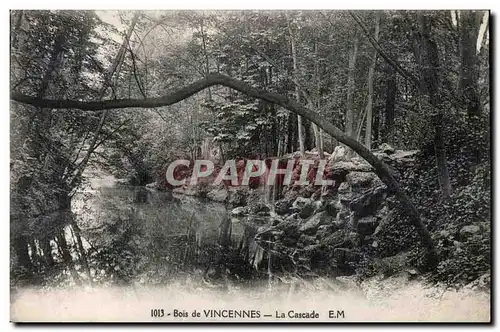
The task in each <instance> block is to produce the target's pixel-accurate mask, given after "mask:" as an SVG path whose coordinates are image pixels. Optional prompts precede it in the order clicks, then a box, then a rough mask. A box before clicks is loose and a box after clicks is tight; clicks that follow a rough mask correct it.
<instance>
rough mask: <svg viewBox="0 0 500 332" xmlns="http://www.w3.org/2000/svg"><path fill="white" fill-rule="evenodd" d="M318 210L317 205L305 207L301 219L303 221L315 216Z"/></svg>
mask: <svg viewBox="0 0 500 332" xmlns="http://www.w3.org/2000/svg"><path fill="white" fill-rule="evenodd" d="M315 210H316V205H315V204H314V203H309V204H307V205H305V206H304V207H303V208H302V210H300V213H299V217H300V218H302V219H307V218H309V217H310V216H312V215H313V213H314V211H315Z"/></svg>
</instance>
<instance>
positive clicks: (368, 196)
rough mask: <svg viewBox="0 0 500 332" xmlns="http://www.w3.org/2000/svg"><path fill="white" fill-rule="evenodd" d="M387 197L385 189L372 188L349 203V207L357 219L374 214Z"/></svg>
mask: <svg viewBox="0 0 500 332" xmlns="http://www.w3.org/2000/svg"><path fill="white" fill-rule="evenodd" d="M386 197H387V187H385V186H379V187H376V188H373V189H371V190H369V191H367V192H365V193H364V194H363V195H361V196H360V197H358V198H355V199H353V200H352V201H351V203H350V205H349V207H350V209H351V211H353V212H354V213H355V214H356V216H358V217H361V218H362V217H366V216H369V215H373V214H375V212H377V210H378V209H379V208H380V207H381V206H382V203H383V202H384V200H385V198H386Z"/></svg>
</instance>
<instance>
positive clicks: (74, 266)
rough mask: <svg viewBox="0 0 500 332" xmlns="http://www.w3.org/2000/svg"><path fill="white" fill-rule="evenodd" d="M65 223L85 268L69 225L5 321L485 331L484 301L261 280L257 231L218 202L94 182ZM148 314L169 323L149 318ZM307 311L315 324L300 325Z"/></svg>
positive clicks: (426, 290)
mask: <svg viewBox="0 0 500 332" xmlns="http://www.w3.org/2000/svg"><path fill="white" fill-rule="evenodd" d="M72 215H73V218H74V219H73V222H74V221H76V224H77V225H78V228H79V231H80V234H81V242H82V246H83V248H85V252H86V257H85V262H84V260H83V259H82V257H83V256H82V254H81V252H79V251H78V245H77V241H76V240H75V234H74V233H75V229H71V226H70V225H68V226H67V227H68V229H67V231H66V232H65V234H66V238H67V242H68V244H69V247H70V248H72V249H71V256H72V259H73V261H72V263H71V264H63V262H61V263H60V264H59V265H57V266H60V270H59V274H57V275H54V276H53V278H52V281H51V282H45V283H43V284H41V285H36V286H33V285H32V286H26V287H23V288H20V289H16V290H14V291H12V292H11V300H12V301H11V319H13V320H23V321H123V320H125V321H197V320H198V321H221V318H220V317H212V316H210V315H209V316H201V317H194V318H193V316H192V313H193V311H194V310H198V311H200V312H203V310H233V309H234V310H257V311H259V318H258V319H257V318H255V317H254V318H249V317H246V318H243V319H242V318H234V317H229V318H227V317H226V318H224V319H223V320H224V321H231V320H234V321H297V318H294V317H290V316H289V312H290V310H292V311H294V312H295V313H304V314H305V313H307V314H308V317H309V318H305V319H300V321H316V322H318V321H322V322H355V321H363V322H365V321H388V320H389V321H439V322H440V321H487V320H488V319H489V315H490V312H489V309H490V295H489V293H488V292H484V291H478V290H473V289H466V288H464V289H461V290H453V289H449V288H446V287H444V286H436V285H428V284H426V283H425V282H424V281H423V280H409V279H408V278H407V277H405V276H393V277H390V278H382V277H376V278H371V279H368V280H364V281H363V282H359V281H356V280H355V279H354V278H351V277H337V278H329V277H327V276H318V277H315V278H308V279H305V278H303V277H300V276H298V275H293V274H288V275H285V274H282V275H279V274H276V275H274V274H273V278H270V277H269V273H268V272H269V270H268V266H267V263H266V262H265V260H266V254H265V253H264V252H263V250H262V249H260V248H259V247H258V246H257V245H256V244H255V242H253V240H252V239H253V236H252V234H255V232H256V231H257V230H256V228H258V227H259V225H256V224H255V223H254V222H252V221H249V220H245V219H234V218H231V217H230V215H229V211H228V210H227V209H226V207H225V206H224V205H223V204H220V203H214V202H211V201H206V200H202V199H198V198H193V197H189V196H182V195H179V196H177V195H173V194H171V193H169V192H161V191H155V190H149V189H146V188H144V187H134V186H128V185H123V184H119V183H117V181H116V180H114V179H113V178H111V177H109V178H106V177H102V178H101V179H94V180H93V181H91V183H90V185H89V186H88V187H86V188H85V189H84V190H82V191H80V192H78V193H77V194H76V195H75V197H74V199H73V202H72ZM73 224H74V223H73ZM54 247H55V246H54ZM53 250H56V249H53ZM77 279H78V280H77ZM76 281H78V282H76ZM154 309H163V310H164V311H165V312H166V313H168V314H169V315H165V316H164V317H157V316H154V315H153V311H152V310H154ZM313 311H314V313H318V315H319V318H311V317H312V315H313ZM332 312H333V316H335V317H334V318H332V314H331V313H332ZM208 313H209V312H208V311H207V312H206V314H208ZM226 313H227V311H226ZM281 314H283V315H284V317H283V316H282V315H281ZM176 315H177V316H176ZM185 315H187V317H186V316H185ZM204 315H205V314H204ZM264 315H266V316H264ZM292 316H293V315H292ZM310 316H311V317H310Z"/></svg>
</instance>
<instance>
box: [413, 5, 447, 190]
mask: <svg viewBox="0 0 500 332" xmlns="http://www.w3.org/2000/svg"><path fill="white" fill-rule="evenodd" d="M433 23H434V22H433V18H432V17H430V16H426V15H423V14H419V25H420V32H421V36H422V40H421V45H422V51H423V52H422V59H423V73H422V75H421V77H422V79H424V83H425V84H424V87H425V89H426V91H425V92H426V93H427V95H428V96H429V103H430V104H431V106H432V107H433V109H434V110H435V114H434V115H433V124H434V129H435V132H434V147H435V153H436V165H437V170H438V180H439V185H440V187H441V193H442V195H443V198H444V199H449V198H450V195H451V182H450V175H449V171H448V165H447V162H446V148H445V142H444V123H443V122H444V110H443V107H442V105H441V96H440V84H441V82H440V75H441V70H440V64H439V54H438V48H437V44H436V42H435V40H434V39H433V38H432V36H431V31H432V27H433Z"/></svg>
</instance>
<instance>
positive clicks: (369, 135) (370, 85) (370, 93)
mask: <svg viewBox="0 0 500 332" xmlns="http://www.w3.org/2000/svg"><path fill="white" fill-rule="evenodd" d="M379 32H380V13H379V12H377V13H376V14H375V41H376V42H378V35H379ZM377 55H378V53H377V50H374V52H373V55H372V64H371V66H370V70H369V71H368V101H367V103H366V133H365V146H366V148H368V149H371V146H372V122H373V115H372V111H373V76H374V75H375V66H376V64H377Z"/></svg>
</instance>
